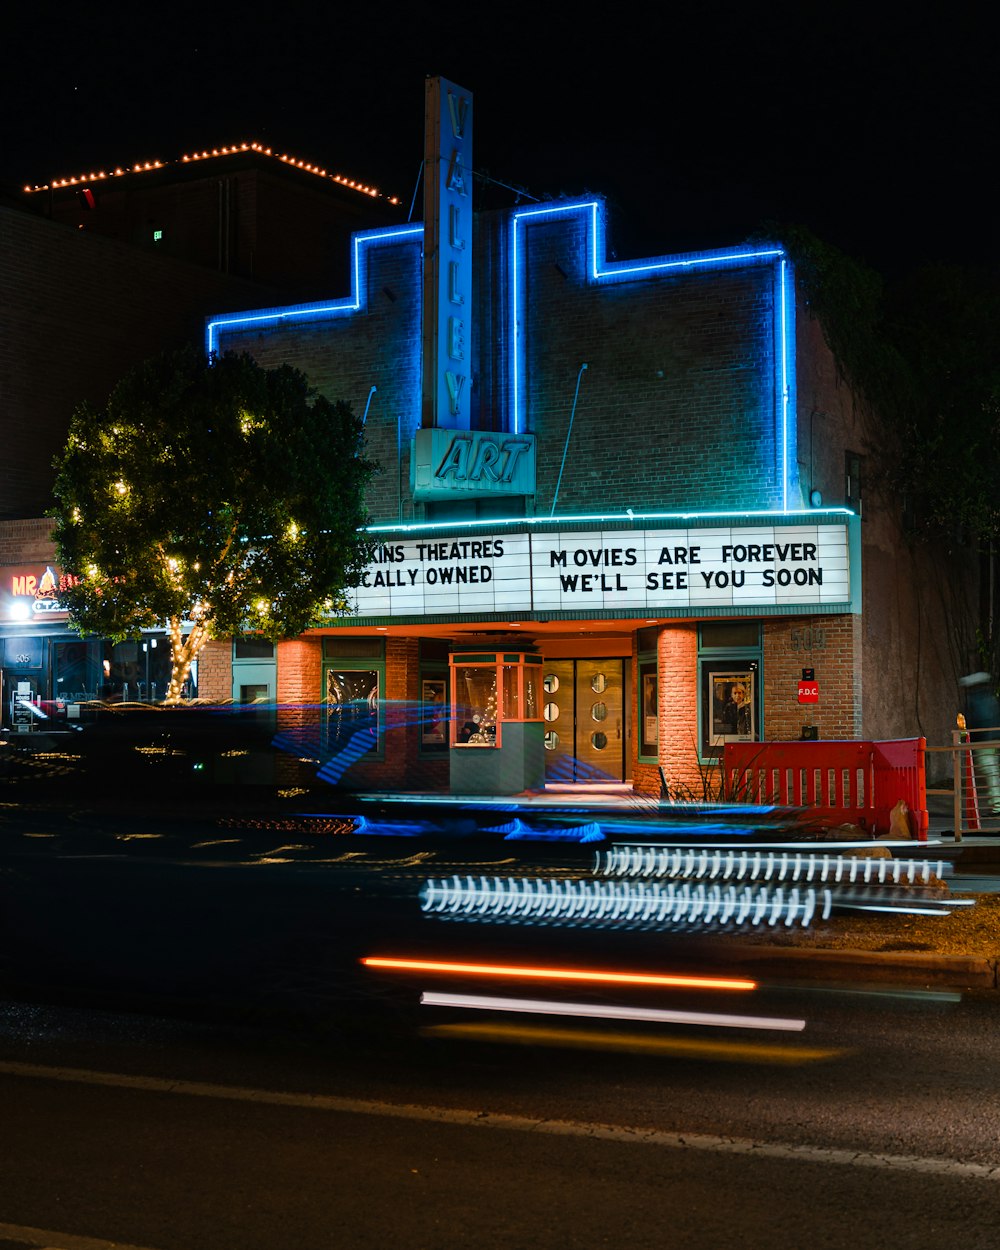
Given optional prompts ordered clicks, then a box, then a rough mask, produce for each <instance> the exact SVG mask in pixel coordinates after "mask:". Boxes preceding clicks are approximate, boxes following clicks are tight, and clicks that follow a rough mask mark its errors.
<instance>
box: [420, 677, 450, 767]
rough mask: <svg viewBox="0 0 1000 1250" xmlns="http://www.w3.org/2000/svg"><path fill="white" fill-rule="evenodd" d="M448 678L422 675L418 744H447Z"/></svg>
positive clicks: (432, 745)
mask: <svg viewBox="0 0 1000 1250" xmlns="http://www.w3.org/2000/svg"><path fill="white" fill-rule="evenodd" d="M447 688H448V680H447V678H446V677H445V676H444V675H443V674H442V675H441V676H440V677H437V676H435V677H424V678H423V679H422V680H421V682H420V745H421V747H427V748H431V749H433V748H436V747H444V746H445V745H446V744H447V740H448V735H447V732H446V731H447V726H448V699H447V696H446V693H445V692H446V691H447Z"/></svg>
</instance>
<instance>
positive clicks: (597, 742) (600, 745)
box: [590, 730, 608, 751]
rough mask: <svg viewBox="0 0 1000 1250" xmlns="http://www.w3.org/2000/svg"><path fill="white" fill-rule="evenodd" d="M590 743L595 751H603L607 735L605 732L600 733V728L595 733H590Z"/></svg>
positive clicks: (606, 743) (606, 742)
mask: <svg viewBox="0 0 1000 1250" xmlns="http://www.w3.org/2000/svg"><path fill="white" fill-rule="evenodd" d="M590 745H591V746H592V747H593V748H594V750H595V751H603V750H604V748H605V747H606V746H607V745H608V735H607V734H606V733H602V732H601V731H600V730H598V731H597V733H592V734H591V735H590Z"/></svg>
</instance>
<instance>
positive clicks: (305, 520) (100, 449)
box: [51, 349, 376, 703]
mask: <svg viewBox="0 0 1000 1250" xmlns="http://www.w3.org/2000/svg"><path fill="white" fill-rule="evenodd" d="M363 444H364V431H363V427H362V422H361V421H360V419H359V418H357V417H356V416H355V415H354V413H353V412H352V410H351V408H350V407H349V405H347V404H346V403H342V402H338V403H331V402H330V401H329V400H327V399H325V398H323V397H322V396H319V395H317V394H315V393H314V392H313V391H312V390H311V389H310V387H309V383H308V381H307V379H306V377H305V375H304V374H302V373H301V372H299V371H298V370H296V369H293V368H291V367H290V366H288V365H282V366H281V367H279V368H276V369H264V368H262V367H261V366H260V365H258V364H257V363H256V362H255V361H254V360H253V359H252V358H251V357H249V356H247V355H235V354H226V355H224V356H222V357H219V358H215V357H212V358H208V359H206V358H205V357H204V356H202V355H201V354H200V353H198V352H196V351H194V350H193V349H183V350H181V351H179V352H168V353H164V354H163V355H161V356H159V357H156V358H155V359H152V360H149V361H146V362H144V363H142V364H140V365H139V366H137V367H136V368H134V369H132V370H131V371H130V372H129V373H128V374H127V375H126V376H125V377H124V378H123V379H122V380H121V381H120V382H119V383H118V384H117V386H116V387H115V388H114V390H113V391H112V393H111V396H110V398H109V399H108V401H107V404H106V405H105V406H104V407H103V408H95V407H92V406H90V405H88V404H82V405H80V406H79V407H78V408H77V409H76V411H75V413H74V414H73V418H72V421H71V423H70V429H69V436H68V440H67V442H66V445H65V447H64V449H63V450H62V452H61V453H60V454H59V455H58V456H57V457H56V460H55V465H54V467H55V469H56V474H57V476H56V483H55V492H54V493H55V498H56V501H57V503H56V507H55V508H54V509H53V510H52V512H51V515H52V516H53V517H54V518H55V527H54V538H55V543H56V550H57V558H58V560H59V563H60V564H61V566H62V569H63V573H64V581H63V586H62V587H61V588H60V592H59V597H60V601H61V602H62V603H64V604H65V607H66V609H67V610H68V612H69V616H70V620H71V622H72V623H73V624H74V626H75V627H76V628H77V629H78V630H79V631H80V632H81V633H90V634H98V635H102V636H104V637H107V638H110V639H112V640H113V641H116V642H118V641H122V640H123V639H126V638H136V637H138V636H139V635H140V633H141V631H142V630H144V629H159V628H163V627H164V626H165V627H166V628H167V629H168V631H169V634H170V645H171V677H170V685H169V688H168V691H167V696H166V700H165V701H166V702H167V703H176V702H178V701H179V700H180V698H181V691H182V689H183V687H184V683H185V681H186V680H187V677H188V675H189V672H190V669H191V664H192V661H193V660H194V659H195V658H196V657H197V655H198V653H199V651H200V650H201V649H202V647H203V646H204V645H205V643H206V642H207V641H208V640H209V639H210V638H220V637H229V636H232V635H241V634H245V633H256V634H258V635H260V636H261V637H263V638H265V639H268V640H270V641H274V642H276V641H278V640H280V639H282V638H289V637H294V636H296V635H297V634H300V633H301V632H302V631H303V630H304V629H306V628H308V627H309V626H310V625H313V624H316V623H317V622H318V621H319V620H321V619H324V618H327V617H329V616H332V615H336V614H338V613H342V612H344V611H346V606H347V605H346V600H345V592H346V591H347V590H348V589H349V588H351V587H354V586H357V585H358V583H359V581H360V577H361V574H362V572H363V570H364V568H365V566H366V564H367V563H368V558H369V553H370V544H369V542H368V540H367V539H366V538H365V536H364V534H363V533H362V532H361V531H362V527H363V526H364V524H365V522H366V520H367V516H366V512H365V504H364V494H365V488H366V485H367V483H368V481H369V480H370V478H371V476H372V474H373V472H374V471H375V467H376V466H375V465H374V464H373V463H372V462H371V461H370V460H368V459H366V457H365V455H364V445H363Z"/></svg>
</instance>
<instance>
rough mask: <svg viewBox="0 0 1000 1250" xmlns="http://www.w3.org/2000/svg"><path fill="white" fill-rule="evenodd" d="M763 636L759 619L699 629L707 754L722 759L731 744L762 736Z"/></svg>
mask: <svg viewBox="0 0 1000 1250" xmlns="http://www.w3.org/2000/svg"><path fill="white" fill-rule="evenodd" d="M761 658H762V657H761V635H760V625H759V624H757V623H756V622H753V621H720V622H712V623H709V624H704V625H702V626H700V628H699V631H698V688H699V703H700V706H699V709H698V720H699V725H700V747H701V758H702V759H704V760H712V759H718V757H719V756H720V755H722V753H723V750H724V748H725V745H726V743H727V742H758V741H760V738H761V730H762V726H761V680H760V678H761Z"/></svg>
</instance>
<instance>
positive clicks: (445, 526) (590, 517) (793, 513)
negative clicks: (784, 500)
mask: <svg viewBox="0 0 1000 1250" xmlns="http://www.w3.org/2000/svg"><path fill="white" fill-rule="evenodd" d="M857 515H858V514H857V513H856V512H852V511H851V509H850V508H785V509H782V511H780V512H777V511H775V509H774V508H752V509H742V510H740V511H737V512H635V511H633V512H632V514H631V516H630V515H629V514H628V513H627V512H593V513H591V512H587V513H581V514H579V515H577V516H514V517H487V518H486V519H485V520H469V519H466V520H462V521H410V522H405V521H404V522H402V523H400V522H399V521H394V522H392V523H391V524H387V525H368V526H366V527H365V529H364V530H363V531H362V532H363V533H365V534H385V533H398V534H402V533H407V534H410V533H414V532H416V531H417V530H463V531H464V530H467V529H483V528H487V527H494V528H497V527H499V526H502V525H523V526H526V527H528V528H529V529H530V528H532V527H534V526H539V525H553V526H555V527H556V528H557V529H558V528H559V527H560V526H563V525H582V524H587V525H591V524H593V522H594V521H611V522H614V523H617V524H623V523H624V524H626V525H631V524H632V522H634V521H719V522H722V521H728V520H733V521H738V520H745V519H746V518H748V517H763V518H770V519H772V520H773V519H774V517H787V518H789V520H791V519H792V518H795V517H804V518H809V520H810V521H811V522H812V523H813V524H814V525H818V526H822V525H823V524H824V522H823V521H821V520H819V519H818V518H820V517H829V516H842V517H853V516H857ZM666 528H670V527H666ZM852 554H853V553H852ZM851 567H852V568H853V567H854V561H853V559H852V561H851Z"/></svg>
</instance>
